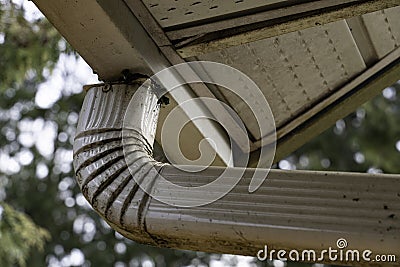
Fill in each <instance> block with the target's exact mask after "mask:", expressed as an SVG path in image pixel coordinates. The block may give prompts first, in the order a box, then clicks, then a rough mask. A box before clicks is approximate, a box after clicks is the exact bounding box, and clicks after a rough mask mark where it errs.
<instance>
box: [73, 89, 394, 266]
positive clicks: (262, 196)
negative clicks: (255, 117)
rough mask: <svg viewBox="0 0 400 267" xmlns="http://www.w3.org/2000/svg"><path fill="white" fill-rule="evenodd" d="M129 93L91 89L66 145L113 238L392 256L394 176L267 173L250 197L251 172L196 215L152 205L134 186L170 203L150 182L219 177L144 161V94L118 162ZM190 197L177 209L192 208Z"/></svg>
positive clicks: (147, 106)
mask: <svg viewBox="0 0 400 267" xmlns="http://www.w3.org/2000/svg"><path fill="white" fill-rule="evenodd" d="M137 86H138V85H130V86H128V85H113V88H112V89H111V90H110V88H108V87H107V88H104V87H95V88H92V89H90V90H89V92H88V94H87V96H86V98H85V101H84V104H83V108H82V112H81V114H80V118H79V123H78V129H77V136H76V139H75V143H74V167H75V170H76V174H77V181H78V184H79V186H80V187H81V189H82V191H83V193H84V195H85V197H86V198H87V199H88V201H89V203H91V205H93V207H94V209H95V210H96V211H97V212H98V213H99V214H100V215H101V216H102V217H103V218H104V219H105V220H106V221H107V222H109V223H110V224H111V225H112V226H113V227H114V228H115V229H116V230H118V231H119V232H120V233H121V234H123V235H125V236H126V237H128V238H131V239H133V240H136V241H138V242H142V243H147V244H152V245H156V246H166V247H175V248H184V249H192V250H201V251H212V252H224V253H236V254H242V255H252V256H255V255H256V253H257V252H258V251H259V250H260V249H263V248H264V245H268V247H269V249H286V250H290V249H297V250H302V249H314V250H315V251H317V253H319V252H320V251H321V250H323V249H328V248H329V247H333V248H335V243H336V240H337V239H339V238H345V239H346V240H347V241H348V244H349V246H348V248H349V249H359V250H365V249H369V250H372V251H373V252H374V253H377V254H396V253H398V252H399V251H400V242H399V239H400V227H399V216H400V204H399V203H400V202H399V200H400V188H399V186H398V185H399V183H400V176H398V175H371V174H357V173H353V174H352V173H337V172H304V171H278V170H272V171H271V172H270V175H269V177H268V179H267V180H266V181H265V182H264V184H263V185H262V187H261V188H260V189H259V190H258V191H256V192H254V193H252V194H249V193H248V191H247V190H248V184H249V182H250V177H251V176H252V173H253V172H254V169H247V170H246V171H245V173H244V175H243V178H242V180H241V181H240V183H239V184H238V185H237V186H236V187H235V188H234V189H233V191H231V192H230V193H228V194H227V195H226V196H225V197H223V198H222V199H220V200H218V201H216V202H214V203H212V204H209V205H206V206H203V207H194V208H179V207H172V206H169V205H166V204H163V203H161V202H158V201H156V200H154V199H152V198H151V196H149V195H148V194H146V193H145V192H143V191H142V189H141V188H139V187H138V185H137V184H136V183H135V180H137V179H139V180H141V179H146V181H148V182H147V183H146V184H147V185H148V186H149V187H150V188H152V190H157V192H158V195H163V194H164V195H165V196H166V197H169V196H174V195H175V194H176V193H177V192H174V191H171V190H168V188H165V187H163V186H162V183H160V182H158V181H159V179H158V175H160V174H161V175H163V176H164V177H166V178H167V179H168V180H169V181H171V182H173V183H176V184H180V185H186V186H198V185H203V184H205V183H208V182H211V181H213V180H214V179H215V178H216V177H218V176H219V175H220V174H221V172H223V171H224V170H225V169H224V168H218V167H209V168H207V169H206V170H203V171H201V172H197V173H196V172H185V171H181V170H178V169H177V168H175V167H174V166H170V165H164V164H160V163H157V162H156V161H155V160H153V159H152V156H151V153H152V145H151V142H152V140H153V136H154V130H155V127H156V118H157V112H158V108H157V104H156V103H157V98H156V97H155V96H154V95H153V94H152V93H151V89H150V88H149V91H141V94H140V95H139V97H137V98H136V101H137V102H138V103H136V104H135V105H134V106H136V107H138V110H137V112H138V113H136V115H135V116H136V117H135V118H136V119H135V120H132V122H133V124H132V125H130V126H129V128H132V129H135V130H132V131H131V132H129V131H124V132H125V133H127V134H129V136H131V138H127V139H125V140H128V141H129V142H130V144H131V147H132V150H131V152H130V153H131V154H130V156H128V157H126V158H124V154H123V148H122V129H121V128H122V126H123V123H122V121H123V115H124V114H125V110H126V108H127V105H128V101H129V100H130V98H131V96H132V95H133V94H134V92H135V90H136V88H137ZM105 89H106V90H105ZM105 107H107V108H105ZM94 110H95V111H96V112H93V111H94ZM149 114H151V115H150V116H149ZM125 144H126V143H125ZM127 164H128V165H129V166H130V169H131V172H129V171H128V165H127ZM151 167H154V169H151ZM131 173H132V174H131ZM133 176H135V177H133ZM133 178H135V179H133ZM233 178H234V177H233V176H232V179H233ZM152 185H154V187H151V186H152ZM214 190H219V188H214ZM194 195H197V196H198V197H205V196H203V195H202V194H194ZM194 195H187V196H185V199H186V200H188V201H190V200H193V196H194ZM325 260H326V259H325ZM336 263H337V264H340V262H336ZM346 264H354V265H358V264H360V263H359V262H347V263H346ZM362 264H363V265H371V266H372V265H373V263H365V262H363V263H362ZM396 264H397V265H396ZM394 265H396V266H399V265H398V263H395V264H394Z"/></svg>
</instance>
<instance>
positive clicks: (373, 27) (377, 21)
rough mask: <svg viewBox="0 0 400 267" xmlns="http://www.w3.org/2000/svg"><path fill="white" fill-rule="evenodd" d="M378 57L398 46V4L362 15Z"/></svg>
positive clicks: (399, 24)
mask: <svg viewBox="0 0 400 267" xmlns="http://www.w3.org/2000/svg"><path fill="white" fill-rule="evenodd" d="M362 19H363V21H364V24H365V26H366V29H367V31H368V35H369V37H370V38H371V42H372V44H373V47H374V49H375V51H376V53H377V55H378V57H379V58H383V57H384V56H386V55H387V54H389V53H390V52H392V51H393V50H394V49H396V48H397V47H399V46H400V6H397V7H393V8H389V9H385V10H381V11H377V12H373V13H370V14H365V15H363V16H362Z"/></svg>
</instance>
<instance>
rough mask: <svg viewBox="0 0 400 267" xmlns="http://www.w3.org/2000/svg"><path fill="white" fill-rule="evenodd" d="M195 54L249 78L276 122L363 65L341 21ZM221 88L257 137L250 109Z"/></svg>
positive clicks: (296, 112)
mask: <svg viewBox="0 0 400 267" xmlns="http://www.w3.org/2000/svg"><path fill="white" fill-rule="evenodd" d="M198 59H200V60H209V61H215V62H221V63H224V64H227V65H229V66H232V67H234V68H237V69H239V70H241V71H242V72H244V73H245V74H247V75H248V76H249V77H250V78H252V79H253V80H254V81H255V82H256V83H257V85H258V86H259V87H260V89H261V90H262V92H263V93H264V95H265V97H266V98H267V100H268V102H269V103H270V105H271V109H272V112H273V114H274V117H275V121H276V125H277V127H281V126H283V125H284V124H285V123H287V122H288V121H290V120H292V119H293V118H295V117H297V116H298V115H299V114H300V113H302V112H304V111H305V110H307V109H309V108H310V107H312V106H313V105H314V104H315V103H316V102H318V101H320V99H322V98H324V97H326V95H328V94H331V93H332V92H334V91H335V90H337V89H338V88H340V87H341V86H343V85H344V84H345V83H346V82H348V81H349V80H351V79H352V78H354V77H355V76H356V75H358V74H360V73H361V72H362V71H364V70H365V68H366V66H365V63H364V60H363V58H362V57H361V55H360V52H359V50H358V48H357V46H356V44H355V42H354V40H353V38H352V35H351V33H350V30H349V28H348V26H347V24H346V23H345V21H339V22H334V23H330V24H327V25H325V26H321V27H317V28H310V29H306V30H303V31H298V32H293V33H289V34H285V35H281V36H279V37H274V38H268V39H264V40H260V41H256V42H252V43H249V44H245V45H240V46H235V47H230V48H227V49H223V50H220V51H216V52H212V53H208V54H204V55H201V56H199V57H198ZM211 75H212V74H211ZM214 75H215V74H214ZM222 93H223V94H224V95H225V97H226V99H227V100H228V102H229V104H230V105H231V106H232V107H233V108H234V109H235V110H236V111H237V112H238V114H239V116H240V117H241V118H242V120H243V122H244V123H245V124H246V126H247V127H248V129H249V130H250V132H251V133H252V135H253V136H254V137H255V139H256V140H259V139H260V138H261V136H260V134H259V128H258V125H257V123H256V121H255V120H254V117H253V116H252V114H251V111H250V110H249V108H248V107H247V106H246V105H245V104H244V103H243V102H242V100H240V99H238V98H237V97H236V96H235V95H234V94H233V93H230V92H228V91H226V90H222Z"/></svg>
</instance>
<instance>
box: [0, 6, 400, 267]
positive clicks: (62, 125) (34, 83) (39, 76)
mask: <svg viewBox="0 0 400 267" xmlns="http://www.w3.org/2000/svg"><path fill="white" fill-rule="evenodd" d="M0 3H1V4H0V36H1V35H4V42H3V43H1V42H0V93H1V94H2V96H1V98H0V134H1V135H2V138H0V157H3V158H4V157H6V158H8V161H10V162H14V165H13V166H11V164H10V166H1V165H2V164H1V162H0V168H3V170H2V169H0V201H1V200H4V201H6V202H7V203H9V204H11V205H12V206H13V207H15V208H16V209H17V210H20V211H23V212H24V214H25V215H23V214H21V213H13V211H10V209H9V208H8V207H9V206H7V205H5V204H2V206H3V209H4V211H3V215H2V221H0V222H1V226H0V233H1V234H2V236H1V239H0V266H5V267H8V266H12V265H13V263H15V262H16V260H18V261H17V262H16V263H17V264H19V265H22V266H23V262H26V259H29V263H28V264H27V265H28V266H32V267H35V266H45V265H53V266H59V265H61V264H60V263H61V262H64V263H65V264H64V265H68V264H70V265H73V262H71V255H72V254H73V253H75V254H76V253H77V251H81V252H82V253H83V255H84V261H83V263H82V264H81V265H83V266H113V265H115V264H116V263H119V264H120V266H128V265H129V266H143V264H144V262H146V261H150V262H152V263H153V264H155V265H156V266H186V265H192V266H207V265H208V264H209V263H210V261H211V260H218V259H220V258H221V255H210V254H206V253H201V252H193V251H179V250H171V249H159V248H155V247H150V246H144V245H140V244H137V243H135V242H133V241H130V240H127V239H125V238H123V237H122V236H120V235H119V234H117V233H115V232H114V231H113V230H112V229H111V228H110V227H109V226H107V225H106V224H105V223H104V221H102V219H101V218H100V217H99V216H98V215H97V214H96V213H95V212H94V211H93V210H92V209H91V208H90V207H88V206H87V204H86V202H85V200H84V198H83V196H82V194H81V193H80V191H79V189H78V187H77V186H76V183H75V179H74V173H73V170H72V166H71V165H72V164H71V163H72V141H73V137H74V133H75V129H76V128H75V126H76V122H77V116H78V113H79V111H80V108H81V104H82V100H83V94H71V93H68V92H69V91H70V90H69V86H70V85H67V84H65V85H64V90H63V91H62V95H61V99H59V100H58V101H57V102H56V103H54V104H53V105H52V106H51V107H50V108H48V109H41V108H38V106H37V105H36V103H35V100H34V99H35V96H36V93H37V88H38V85H39V84H40V83H41V82H43V81H44V80H45V79H46V78H47V76H46V75H45V74H46V73H50V71H51V69H52V68H53V67H54V66H55V64H56V62H57V60H58V58H59V55H60V54H61V53H70V52H71V50H70V48H69V47H68V46H65V41H63V40H62V38H61V37H60V36H59V35H58V34H57V32H56V31H55V29H54V28H53V27H52V26H51V25H50V24H49V23H48V22H47V20H45V19H39V20H36V21H27V20H26V19H25V17H24V11H23V9H21V8H20V7H19V6H18V5H16V4H13V3H12V2H11V1H10V0H0ZM68 77H70V76H68V75H67V74H66V76H65V77H64V79H63V80H67V78H68ZM399 87H400V86H399V85H398V84H397V85H394V87H393V88H392V89H390V90H392V91H391V92H392V93H391V94H386V97H383V96H380V97H377V98H376V99H374V100H373V101H371V102H370V103H368V104H366V105H364V106H363V107H361V108H360V109H359V110H358V111H357V112H355V113H354V114H351V115H350V116H348V117H347V118H345V119H344V120H341V121H339V122H338V123H337V125H336V126H335V127H333V128H331V129H329V130H328V131H326V132H325V133H324V134H322V135H321V136H319V137H318V138H316V139H315V140H313V141H312V142H310V143H309V144H307V145H306V146H304V147H303V148H301V149H300V150H299V151H297V152H296V153H294V154H293V155H291V156H290V157H288V158H287V159H286V160H287V161H289V162H290V163H291V164H292V165H293V166H295V167H296V168H298V169H329V170H343V171H361V172H365V171H368V170H369V171H379V170H382V171H383V172H391V173H400V169H399V168H400V165H399V164H398V159H399V156H400V153H399V151H397V150H396V147H395V144H396V142H397V141H398V139H400V132H399V129H400V128H399V127H398V125H400V116H399V115H400V114H399V112H400V111H399V110H400V97H398V95H399V94H400V88H399ZM388 96H390V97H388ZM46 127H48V129H49V130H52V131H54V136H52V137H46V142H47V143H48V145H49V146H51V147H53V149H52V152H51V153H50V154H48V155H46V154H44V153H43V152H42V151H41V150H40V149H39V146H38V145H37V142H38V140H40V139H43V138H44V137H43V136H40V134H43V132H40V131H41V130H43V129H47V128H46ZM49 130H48V131H49ZM37 132H40V134H39V135H37ZM35 133H36V135H37V136H36V135H35ZM27 136H28V137H29V138H30V139H33V140H34V141H33V142H27V141H26V140H25V139H29V138H27ZM24 140H25V141H24ZM357 153H358V154H357ZM21 155H28V156H29V155H31V156H32V157H31V160H30V161H26V162H24V161H21V160H20V158H21ZM355 159H357V160H355ZM3 165H4V164H3ZM11 167H13V168H11ZM6 207H7V208H6ZM6 209H7V211H6ZM9 214H14V215H9ZM15 214H17V215H15ZM21 216H22V217H21ZM26 216H29V217H30V218H31V220H30V219H28V217H26ZM10 218H14V219H10ZM21 218H23V219H21ZM6 220H7V222H8V224H6V223H5V222H6ZM32 221H34V222H35V223H36V224H38V225H40V227H41V228H38V227H36V226H35V225H34V224H33V223H32ZM18 227H19V228H18ZM43 228H45V229H47V231H48V233H50V235H51V237H52V238H51V240H49V239H48V237H49V235H48V234H47V232H45V231H44V230H43ZM15 229H18V230H15ZM32 233H35V235H34V236H32ZM7 236H8V237H7ZM4 237H6V238H5V239H4ZM10 240H12V241H10ZM45 240H46V241H47V242H46V243H45V244H44V243H43V242H44V241H45ZM4 244H6V245H4ZM42 246H43V250H42V251H41V250H40V248H41V247H42ZM10 249H11V250H12V252H9V250H10ZM21 259H25V260H23V261H21ZM224 262H225V263H226V265H227V266H235V260H234V259H230V260H225V261H224ZM255 264H256V263H255ZM268 264H269V263H257V265H258V266H267V265H268ZM288 266H305V265H299V264H296V263H289V265H288Z"/></svg>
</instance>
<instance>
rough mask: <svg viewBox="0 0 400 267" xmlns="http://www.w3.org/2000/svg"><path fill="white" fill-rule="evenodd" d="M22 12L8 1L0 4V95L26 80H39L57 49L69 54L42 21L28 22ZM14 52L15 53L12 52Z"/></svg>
mask: <svg viewBox="0 0 400 267" xmlns="http://www.w3.org/2000/svg"><path fill="white" fill-rule="evenodd" d="M24 13H25V12H24V9H23V8H21V7H20V6H18V5H16V4H15V3H13V2H12V1H11V0H3V1H1V3H0V34H1V35H2V36H3V38H4V41H3V43H2V44H1V45H0V70H1V71H0V81H1V83H0V92H2V91H4V90H6V89H8V88H10V87H13V86H17V87H18V86H21V85H22V84H23V83H24V81H25V79H26V78H29V77H36V79H38V80H43V78H44V75H43V70H44V69H47V70H48V71H50V70H51V69H52V68H53V67H54V64H55V62H57V59H58V55H59V53H60V50H63V51H67V52H69V51H70V50H69V48H68V47H66V46H65V45H63V42H64V41H63V40H62V39H61V36H60V35H59V34H58V32H57V31H56V29H54V27H53V26H52V25H51V24H50V23H48V21H47V20H46V19H44V18H41V19H37V20H34V21H28V20H26V19H25V17H24ZM16 49H18V53H16V52H15V50H16Z"/></svg>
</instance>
